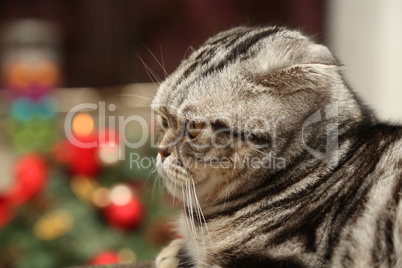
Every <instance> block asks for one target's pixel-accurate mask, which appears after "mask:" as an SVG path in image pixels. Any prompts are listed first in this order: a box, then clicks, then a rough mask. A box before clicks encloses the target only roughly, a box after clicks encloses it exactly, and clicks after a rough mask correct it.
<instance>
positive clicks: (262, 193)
mask: <svg viewBox="0 0 402 268" xmlns="http://www.w3.org/2000/svg"><path fill="white" fill-rule="evenodd" d="M152 107H153V109H154V111H155V112H156V113H158V114H159V115H160V122H159V124H160V133H159V134H160V137H159V142H158V146H159V149H160V153H159V154H158V157H157V166H158V172H159V173H160V175H161V177H162V178H163V180H164V183H165V185H166V188H167V190H168V191H169V192H170V193H171V194H172V195H174V196H176V197H177V198H180V199H181V200H182V201H183V204H184V210H183V213H182V215H181V217H180V219H179V221H178V231H179V232H180V234H181V236H182V237H183V238H180V239H177V240H175V241H173V242H172V243H171V244H170V245H169V246H167V247H166V248H165V249H163V250H162V252H161V253H160V254H159V256H158V257H157V259H156V266H157V267H158V268H165V267H172V268H173V267H197V268H198V267H222V268H223V267H314V268H319V267H347V268H350V267H365V268H366V267H402V201H401V198H400V197H401V187H402V138H401V137H402V128H401V127H397V126H391V125H386V124H382V123H379V122H377V120H376V118H375V117H374V116H373V115H372V113H371V111H369V110H368V109H366V108H365V107H364V106H362V105H361V104H360V101H359V99H358V98H357V97H356V96H355V94H354V93H353V92H352V91H351V90H350V89H349V88H348V86H347V85H346V83H345V81H344V79H343V77H342V75H341V73H340V64H339V62H338V61H337V60H336V59H335V58H334V57H333V55H332V53H331V52H330V51H329V50H328V48H326V47H325V46H323V45H320V44H316V43H314V42H313V41H312V40H311V39H310V38H308V37H306V36H305V35H303V34H302V33H301V32H299V31H295V30H289V29H286V28H281V27H267V28H263V27H262V28H247V27H239V28H234V29H232V30H229V31H225V32H222V33H219V34H217V35H216V36H214V37H212V38H210V39H209V40H207V41H206V43H205V44H204V45H202V46H201V47H200V48H199V49H198V50H196V51H194V52H193V53H192V54H191V55H190V57H189V58H188V59H186V60H184V61H183V62H182V63H181V65H180V66H179V67H178V69H177V70H176V71H175V72H174V73H173V74H171V75H170V76H169V77H168V78H167V79H166V80H165V81H164V82H163V83H162V84H161V85H160V87H159V89H158V91H157V94H156V97H155V99H154V101H153V104H152ZM192 122H195V123H202V124H204V125H203V126H204V127H203V129H202V130H201V132H199V134H198V135H196V136H195V137H194V135H189V130H188V128H189V125H190V123H192Z"/></svg>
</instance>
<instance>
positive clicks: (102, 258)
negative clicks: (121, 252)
mask: <svg viewBox="0 0 402 268" xmlns="http://www.w3.org/2000/svg"><path fill="white" fill-rule="evenodd" d="M118 262H119V258H118V255H117V253H116V252H114V251H103V252H101V253H99V254H97V255H95V256H94V257H93V258H92V259H91V260H90V261H89V264H91V265H97V264H111V263H118Z"/></svg>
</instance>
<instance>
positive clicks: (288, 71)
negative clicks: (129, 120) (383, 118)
mask: <svg viewBox="0 0 402 268" xmlns="http://www.w3.org/2000/svg"><path fill="white" fill-rule="evenodd" d="M338 66H339V63H338V61H337V60H336V59H335V58H334V57H333V56H332V54H331V52H330V51H329V50H328V48H326V47H325V46H323V45H319V44H316V43H314V42H313V41H312V40H311V39H309V38H308V37H306V36H305V35H303V34H301V33H300V32H299V31H293V30H288V29H285V28H281V27H268V28H246V27H240V28H235V29H232V30H229V31H226V32H222V33H219V34H218V35H216V36H214V37H212V38H210V39H209V40H207V41H206V43H205V44H203V45H202V46H201V47H200V48H199V49H198V50H196V51H194V52H193V53H192V54H191V55H190V57H189V58H188V59H186V60H184V61H183V62H182V63H181V65H180V66H179V67H178V69H177V70H176V71H175V72H174V73H173V74H172V75H171V76H170V77H168V78H167V79H166V80H165V81H164V82H163V83H162V84H161V85H160V87H159V89H158V92H157V94H156V97H155V99H154V101H153V104H152V108H153V110H154V111H155V112H156V113H157V114H158V115H159V129H160V133H159V134H160V135H159V141H158V146H159V154H158V157H157V165H158V171H159V173H160V175H161V176H162V177H163V178H164V179H165V184H166V187H167V188H168V190H169V191H170V192H171V193H172V194H174V195H176V196H177V197H179V198H182V199H188V198H190V194H192V193H190V194H189V193H188V189H190V191H194V192H196V193H197V196H198V198H199V199H200V202H213V201H214V200H219V199H222V198H224V197H225V195H226V196H227V195H232V194H235V193H236V192H239V191H241V190H242V189H247V188H249V187H250V185H251V186H252V185H253V183H255V182H256V181H253V180H259V179H262V178H268V176H269V174H272V173H274V172H277V171H278V170H281V169H284V168H286V167H287V165H289V164H290V163H291V162H292V161H294V158H295V157H296V156H297V155H298V154H300V153H301V151H303V150H304V148H303V144H302V141H301V140H300V138H304V139H307V140H308V139H314V135H315V134H314V131H316V130H317V129H315V130H309V131H304V133H303V135H304V137H301V134H300V133H302V128H303V124H304V122H305V120H306V119H307V118H309V116H310V115H311V114H313V113H314V112H316V111H317V110H319V109H320V108H324V107H325V105H328V104H330V103H331V102H332V101H333V100H335V99H340V98H344V99H347V98H349V97H350V96H349V95H348V94H349V91H348V90H346V89H345V86H344V83H343V80H342V78H341V76H340V75H339V74H338V71H337V67H338ZM346 95H347V96H346ZM345 96H346V97H345ZM317 140H320V139H318V138H317ZM186 191H187V192H186Z"/></svg>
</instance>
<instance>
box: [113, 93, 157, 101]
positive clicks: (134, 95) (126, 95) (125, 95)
mask: <svg viewBox="0 0 402 268" xmlns="http://www.w3.org/2000/svg"><path fill="white" fill-rule="evenodd" d="M116 95H117V96H124V97H137V98H141V99H144V100H152V98H148V97H144V96H141V95H136V94H124V93H120V94H116Z"/></svg>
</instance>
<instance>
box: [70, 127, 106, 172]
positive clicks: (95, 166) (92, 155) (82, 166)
mask: <svg viewBox="0 0 402 268" xmlns="http://www.w3.org/2000/svg"><path fill="white" fill-rule="evenodd" d="M75 139H76V140H77V141H78V142H79V144H73V143H69V148H68V150H69V159H68V162H67V165H68V168H69V170H70V172H71V174H74V175H84V176H95V175H97V174H98V173H99V169H100V164H99V160H98V155H97V153H98V146H97V145H96V146H91V144H92V143H95V144H96V143H97V139H98V136H97V134H96V133H95V134H90V135H87V136H76V137H75ZM84 146H88V147H89V148H85V147H84Z"/></svg>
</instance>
